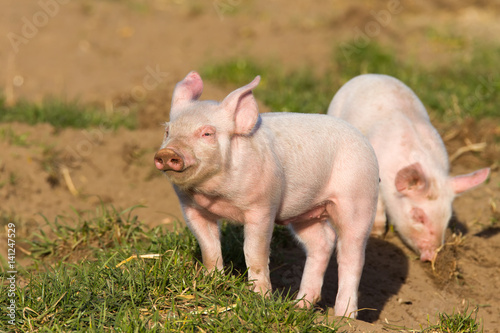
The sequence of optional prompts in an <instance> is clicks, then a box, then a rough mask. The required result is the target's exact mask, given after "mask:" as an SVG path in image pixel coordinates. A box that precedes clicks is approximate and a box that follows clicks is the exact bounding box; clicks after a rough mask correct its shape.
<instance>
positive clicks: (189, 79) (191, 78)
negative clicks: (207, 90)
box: [172, 71, 203, 108]
mask: <svg viewBox="0 0 500 333" xmlns="http://www.w3.org/2000/svg"><path fill="white" fill-rule="evenodd" d="M202 91H203V81H202V80H201V77H200V74H198V73H196V72H195V71H192V72H190V73H189V74H188V75H186V77H185V78H184V79H183V80H182V81H180V82H179V83H177V85H176V86H175V89H174V93H173V95H172V108H174V107H176V106H178V105H180V104H183V103H185V102H189V101H193V100H196V99H198V98H199V97H200V96H201V93H202Z"/></svg>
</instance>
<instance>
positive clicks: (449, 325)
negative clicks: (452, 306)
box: [422, 308, 483, 333]
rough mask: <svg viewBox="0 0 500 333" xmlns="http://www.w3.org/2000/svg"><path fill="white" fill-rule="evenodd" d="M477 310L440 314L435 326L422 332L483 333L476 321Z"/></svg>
mask: <svg viewBox="0 0 500 333" xmlns="http://www.w3.org/2000/svg"><path fill="white" fill-rule="evenodd" d="M477 310H478V308H475V309H473V310H471V311H469V310H468V309H467V308H466V309H465V310H464V311H463V312H457V313H452V314H451V315H449V314H446V313H440V314H439V316H438V317H439V319H438V323H437V324H436V325H431V326H429V327H428V328H426V329H424V330H423V331H422V332H427V333H447V332H457V333H476V332H483V328H482V327H481V325H480V324H479V323H478V321H477Z"/></svg>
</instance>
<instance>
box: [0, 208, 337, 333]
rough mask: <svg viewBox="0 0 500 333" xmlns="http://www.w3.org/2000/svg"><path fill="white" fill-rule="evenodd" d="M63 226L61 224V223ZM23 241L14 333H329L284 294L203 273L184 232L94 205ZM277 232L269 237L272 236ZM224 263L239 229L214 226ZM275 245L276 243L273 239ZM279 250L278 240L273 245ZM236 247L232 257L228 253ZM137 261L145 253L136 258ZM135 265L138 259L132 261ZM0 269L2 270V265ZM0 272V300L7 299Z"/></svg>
mask: <svg viewBox="0 0 500 333" xmlns="http://www.w3.org/2000/svg"><path fill="white" fill-rule="evenodd" d="M62 222H64V223H62ZM47 226H48V227H49V228H48V229H49V231H45V232H43V231H40V232H38V233H37V234H36V236H35V237H33V238H31V239H28V240H27V244H29V248H28V251H29V252H30V253H31V258H32V260H33V265H32V266H30V267H27V268H23V269H21V268H18V270H19V273H18V275H17V279H18V281H22V283H21V282H18V287H17V290H16V301H17V303H16V306H17V308H16V320H17V325H16V327H15V328H14V327H12V326H9V325H8V317H7V316H6V313H5V312H2V313H1V314H0V330H4V331H16V332H34V331H39V332H63V331H64V332H67V331H81V332H83V331H85V332H107V331H118V332H157V331H158V332H164V331H173V332H194V331H199V332H214V331H217V332H229V331H231V332H233V331H239V332H249V331H253V332H292V331H293V332H295V331H300V332H332V331H336V330H337V328H336V327H335V324H332V323H330V324H329V323H328V322H327V319H326V317H325V316H324V315H323V314H321V313H320V312H316V311H314V310H302V309H297V308H295V307H294V301H293V300H292V297H291V296H290V295H286V294H280V293H279V292H276V293H274V294H273V295H272V296H271V297H269V298H263V297H262V296H260V295H258V294H256V293H253V292H251V291H250V290H249V289H248V286H249V284H248V282H247V280H246V277H245V274H244V273H243V274H240V273H238V272H236V271H235V270H233V269H232V266H231V264H229V265H228V266H227V268H226V271H225V272H224V274H222V273H219V272H213V273H210V274H208V273H207V272H206V271H204V269H203V267H202V265H201V264H200V263H199V258H200V252H199V248H198V245H197V242H196V240H195V239H194V237H193V236H192V234H191V233H190V232H189V231H188V230H186V229H180V230H177V231H175V232H167V231H166V230H164V229H162V228H154V229H147V228H146V227H145V226H143V225H142V224H141V223H140V222H139V221H138V220H137V218H136V217H135V216H133V214H132V209H128V210H124V211H118V210H116V209H114V208H112V207H104V206H103V207H101V208H100V209H99V210H98V211H96V213H95V214H93V215H92V214H79V213H75V217H73V218H71V219H70V218H62V217H61V218H58V219H56V220H55V221H52V222H51V221H47ZM281 232H283V230H281V231H278V234H279V233H281ZM222 233H223V237H224V238H225V239H224V243H225V244H228V245H227V246H226V247H225V248H224V256H225V259H226V262H228V263H231V262H232V260H235V261H236V262H237V259H238V258H239V257H241V255H242V250H241V248H240V245H241V244H240V241H239V240H241V230H240V229H238V228H236V229H233V228H231V227H230V226H228V225H224V228H223V231H222ZM277 237H278V238H280V237H282V236H279V235H278V236H277ZM278 243H279V242H278ZM235 248H239V250H235ZM144 254H154V256H150V257H149V258H150V259H148V258H141V255H144ZM138 258H139V259H138ZM4 264H5V262H4ZM6 277H7V274H6V273H5V272H3V273H2V274H1V277H0V278H1V279H2V286H1V287H0V289H2V290H0V302H1V303H2V304H7V303H6V302H8V301H9V298H8V296H7V292H6V290H4V289H6V288H7V287H6V282H7V281H6Z"/></svg>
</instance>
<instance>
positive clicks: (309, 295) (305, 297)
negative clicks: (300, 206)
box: [291, 220, 335, 307]
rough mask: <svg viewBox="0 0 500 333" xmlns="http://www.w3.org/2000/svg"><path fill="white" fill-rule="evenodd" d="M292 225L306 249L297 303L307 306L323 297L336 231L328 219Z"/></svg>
mask: <svg viewBox="0 0 500 333" xmlns="http://www.w3.org/2000/svg"><path fill="white" fill-rule="evenodd" d="M291 227H292V230H293V232H294V233H295V235H296V237H297V238H298V240H299V241H300V243H301V244H302V245H303V247H304V249H305V251H306V263H305V266H304V272H303V274H302V280H301V282H300V289H299V293H298V294H297V299H299V300H300V301H299V302H298V303H297V305H298V306H299V307H307V306H310V305H312V304H314V303H316V302H318V301H319V300H320V299H321V288H322V286H323V281H324V276H325V272H326V269H327V267H328V263H329V262H330V258H331V255H332V252H333V249H334V247H335V231H334V230H333V228H332V226H331V225H330V224H329V223H328V222H327V221H326V220H323V221H310V222H298V223H295V224H293V225H292V226H291Z"/></svg>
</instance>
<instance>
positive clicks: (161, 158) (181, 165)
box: [154, 148, 186, 172]
mask: <svg viewBox="0 0 500 333" xmlns="http://www.w3.org/2000/svg"><path fill="white" fill-rule="evenodd" d="M154 163H155V166H156V168H157V169H158V170H160V171H163V172H167V171H174V172H183V171H184V170H186V163H185V162H184V158H183V156H182V154H180V153H179V152H177V151H175V150H174V149H172V148H163V149H160V150H159V151H158V152H157V153H156V154H155V157H154Z"/></svg>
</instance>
